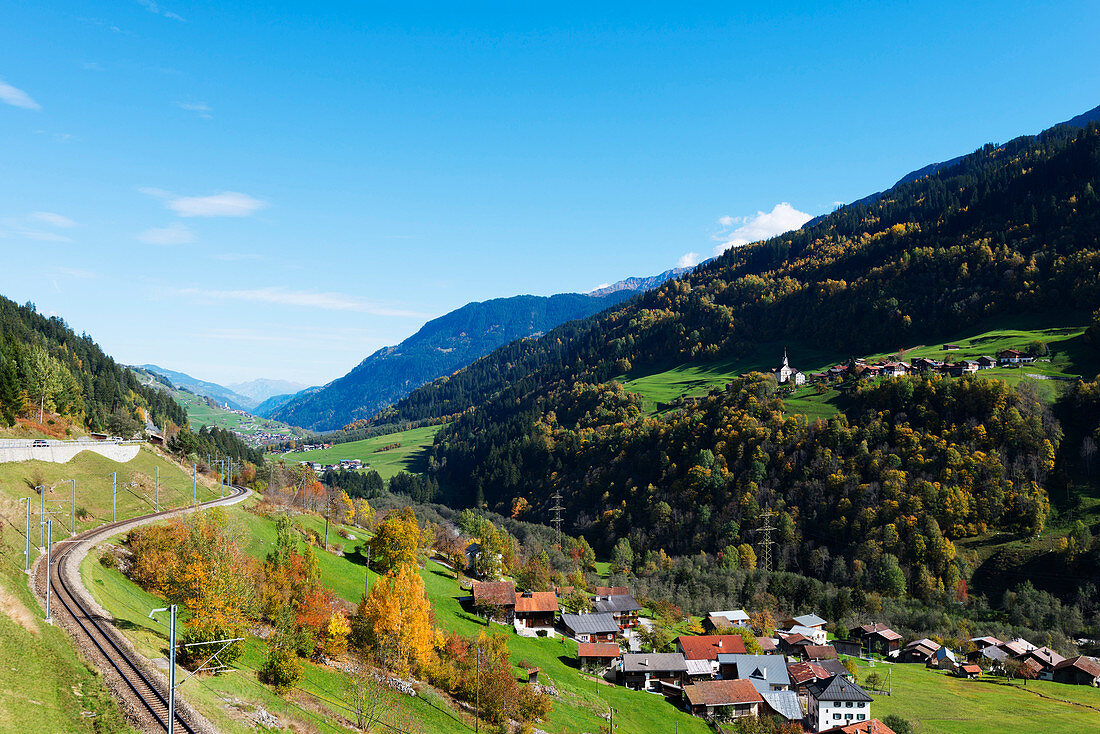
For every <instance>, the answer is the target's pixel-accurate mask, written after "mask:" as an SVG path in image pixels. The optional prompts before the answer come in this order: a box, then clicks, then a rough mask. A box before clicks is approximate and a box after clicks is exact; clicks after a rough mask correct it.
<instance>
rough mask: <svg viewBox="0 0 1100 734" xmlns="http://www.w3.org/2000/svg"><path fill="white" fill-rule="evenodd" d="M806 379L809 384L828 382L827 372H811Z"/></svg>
mask: <svg viewBox="0 0 1100 734" xmlns="http://www.w3.org/2000/svg"><path fill="white" fill-rule="evenodd" d="M807 377H808V379H809V381H810V382H828V381H829V373H828V372H811V373H810V374H809V375H807Z"/></svg>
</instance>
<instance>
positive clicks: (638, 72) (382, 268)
mask: <svg viewBox="0 0 1100 734" xmlns="http://www.w3.org/2000/svg"><path fill="white" fill-rule="evenodd" d="M398 5H401V6H402V7H397V6H398ZM460 5H463V6H465V7H459V6H460ZM519 5H520V4H515V3H513V4H502V5H497V6H492V5H486V4H477V5H470V4H458V3H454V4H447V5H428V4H415V5H414V4H411V3H402V4H395V3H387V4H375V3H354V4H352V3H347V4H341V3H335V4H327V5H324V6H319V5H317V4H314V3H279V2H266V3H253V4H249V5H245V4H241V3H235V2H224V1H223V2H218V3H206V2H174V1H173V0H164V1H163V2H162V1H161V0H156V2H153V1H152V0H117V1H113V2H112V1H110V0H99V1H97V2H70V3H51V2H40V3H33V4H28V3H22V2H6V1H5V2H0V17H3V18H4V23H2V24H0V139H2V140H3V154H2V155H0V252H2V253H3V259H2V261H3V266H2V267H0V293H3V294H4V295H6V296H8V297H10V298H13V299H15V300H17V301H20V302H25V301H28V300H29V301H34V302H35V303H36V304H37V305H38V308H39V310H40V311H42V312H43V313H56V314H59V315H61V316H63V317H64V318H65V319H66V320H67V321H68V322H69V323H70V324H71V325H72V326H73V327H74V328H75V329H76V330H77V331H87V332H88V333H90V334H91V335H92V336H93V337H94V338H95V339H96V340H97V341H98V342H99V343H100V344H101V345H102V346H103V347H104V348H105V349H106V350H107V351H108V352H109V353H110V354H112V355H113V356H115V357H116V358H117V359H119V360H120V361H123V362H127V363H144V362H156V363H158V364H161V365H163V366H165V367H170V368H173V369H179V370H183V371H185V372H189V373H191V374H193V375H195V376H196V377H200V378H203V379H209V380H214V381H219V382H223V383H226V382H233V381H237V380H246V379H250V378H253V377H278V378H285V379H292V380H298V381H301V382H304V383H322V382H326V381H328V380H331V379H333V378H335V377H338V376H339V375H341V374H343V373H345V372H346V371H347V370H348V369H350V368H351V367H352V366H354V365H355V364H356V363H357V362H359V360H361V359H362V358H363V357H365V356H366V355H367V354H368V353H370V352H372V351H373V350H375V349H377V348H379V347H381V346H384V345H386V344H393V343H396V342H398V341H400V340H401V339H403V338H404V337H406V336H408V335H409V334H411V333H412V332H414V331H415V330H416V329H417V328H419V326H420V325H421V324H422V323H423V322H424V321H425V320H427V319H428V318H431V317H434V316H438V315H440V314H443V313H445V312H447V311H449V310H451V309H453V308H456V307H458V306H461V305H462V304H464V303H466V302H469V301H472V300H483V299H487V298H494V297H500V296H509V295H515V294H518V293H535V294H552V293H558V292H564V291H586V290H590V289H592V288H594V287H596V286H597V285H600V284H602V283H607V282H612V281H615V280H618V279H621V278H624V277H628V276H632V275H649V274H654V273H657V272H660V271H662V270H665V269H667V268H669V267H671V266H673V265H675V264H677V263H678V262H681V261H692V260H695V259H697V258H700V257H709V256H710V255H711V254H712V253H713V252H714V250H715V248H720V247H722V246H723V245H725V244H726V243H729V242H733V243H735V244H736V243H738V242H741V241H743V240H747V239H753V238H756V237H762V236H766V235H768V234H771V233H773V232H776V231H781V230H782V229H783V228H786V227H791V226H797V225H798V223H800V222H801V221H802V219H804V218H805V217H806V216H809V215H816V214H820V213H823V212H826V211H829V210H830V209H831V208H832V207H833V206H834V204H835V202H846V201H851V200H854V199H856V198H859V197H861V196H864V195H865V194H867V193H870V192H872V191H876V190H880V189H882V188H884V187H886V186H889V185H890V184H891V183H893V182H894V181H895V180H896V179H897V178H899V177H900V176H901V175H903V174H904V173H906V172H908V171H910V170H912V169H915V168H918V167H920V166H922V165H924V164H926V163H929V162H931V161H936V160H942V159H945V158H948V157H952V156H954V155H958V154H960V153H965V152H968V151H971V150H973V149H975V148H977V147H979V146H980V145H982V144H983V143H985V142H988V141H994V142H1001V141H1004V140H1007V139H1010V138H1012V137H1014V136H1016V135H1019V134H1023V133H1029V132H1036V131H1038V130H1040V129H1042V128H1044V127H1047V126H1049V125H1050V124H1053V123H1055V122H1058V121H1061V120H1064V119H1067V118H1069V117H1072V116H1073V115H1076V114H1078V113H1080V112H1083V111H1084V110H1086V109H1090V108H1092V107H1094V106H1096V105H1097V104H1100V78H1098V77H1097V75H1096V74H1095V69H1097V68H1098V66H1100V44H1097V43H1096V36H1097V31H1098V30H1100V7H1098V6H1097V4H1096V3H1075V2H1062V3H1057V4H1054V3H1051V4H1041V3H1026V4H1025V3H1005V2H1001V3H958V2H951V3H904V4H900V3H899V4H889V6H887V4H884V3H850V2H846V3H820V2H818V3H798V2H788V3H785V4H783V5H781V6H777V7H775V8H772V7H768V6H767V4H761V3H716V4H713V5H707V4H703V3H698V4H664V5H649V4H642V3H630V4H623V5H618V6H615V5H611V4H602V3H601V4H592V3H587V4H581V5H577V6H571V5H568V4H565V3H553V4H544V6H543V7H542V8H530V7H526V8H520V7H518V6H519ZM593 5H599V7H595V8H594V7H591V6H593ZM689 6H690V7H689Z"/></svg>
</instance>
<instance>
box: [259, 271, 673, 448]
mask: <svg viewBox="0 0 1100 734" xmlns="http://www.w3.org/2000/svg"><path fill="white" fill-rule="evenodd" d="M657 277H661V276H657ZM632 295H634V291H633V290H630V289H624V290H617V291H614V292H610V293H606V294H603V295H585V294H582V293H562V294H559V295H556V296H549V297H545V296H514V297H512V298H496V299H493V300H490V301H484V302H481V303H468V304H466V305H465V306H463V307H462V308H459V309H456V310H454V311H452V312H450V313H448V314H446V315H444V316H441V317H439V318H437V319H433V320H432V321H429V322H428V323H427V324H425V325H424V326H423V327H422V328H421V329H420V331H418V332H416V333H415V334H413V335H412V336H410V337H409V338H408V339H406V340H405V341H403V342H401V343H400V344H399V345H397V346H395V347H386V348H384V349H379V350H378V351H377V352H375V353H374V354H372V355H370V356H369V357H367V358H366V359H364V360H363V361H362V362H360V363H359V365H358V366H357V367H356V368H355V369H353V370H352V371H351V372H349V373H348V374H346V375H344V376H343V377H341V378H340V379H338V380H335V381H333V382H331V383H329V384H328V385H325V386H324V387H323V388H311V389H310V390H307V391H303V392H302V393H299V394H298V395H295V396H294V397H293V398H291V399H290V400H288V401H286V402H285V403H283V404H282V405H280V406H278V407H275V408H273V409H272V410H270V411H269V417H271V418H274V419H276V420H280V421H283V422H285V423H290V424H291V425H296V426H303V427H305V428H312V429H315V430H322V431H323V430H336V429H338V428H342V427H344V426H346V425H348V424H349V423H352V422H354V421H356V420H361V419H365V418H370V417H371V416H373V415H374V414H375V413H377V412H378V411H379V410H380V409H382V408H384V407H385V406H387V405H389V404H391V403H393V402H395V401H397V400H399V399H401V398H403V397H404V396H406V395H408V394H409V393H410V392H411V391H412V390H414V389H415V388H417V387H419V386H421V385H423V384H424V383H425V382H428V381H430V380H433V379H435V378H437V377H439V376H440V375H448V374H450V373H452V372H454V371H455V370H457V369H459V368H461V367H465V366H466V365H468V364H470V363H471V362H473V361H474V360H475V359H478V358H479V357H482V356H484V355H486V354H488V353H489V352H491V351H492V350H494V349H496V348H497V347H499V346H501V345H503V344H507V343H508V342H511V341H513V340H515V339H522V338H524V337H528V336H532V335H537V334H541V333H543V332H544V331H546V330H547V329H550V328H553V327H555V326H557V325H558V324H561V323H562V322H565V321H570V320H572V319H577V318H583V317H585V316H590V315H591V314H594V313H596V312H597V311H602V310H603V309H605V308H608V307H609V306H613V305H614V304H616V303H619V302H621V301H623V300H624V299H626V298H629V297H630V296H632Z"/></svg>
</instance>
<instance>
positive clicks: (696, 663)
mask: <svg viewBox="0 0 1100 734" xmlns="http://www.w3.org/2000/svg"><path fill="white" fill-rule="evenodd" d="M713 673H714V668H712V667H711V664H710V661H709V660H690V659H689V660H688V661H687V674H688V675H713Z"/></svg>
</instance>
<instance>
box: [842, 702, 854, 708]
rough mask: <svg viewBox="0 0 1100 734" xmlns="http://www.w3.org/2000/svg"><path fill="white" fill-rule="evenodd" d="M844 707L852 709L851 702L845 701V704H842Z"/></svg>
mask: <svg viewBox="0 0 1100 734" xmlns="http://www.w3.org/2000/svg"><path fill="white" fill-rule="evenodd" d="M844 706H845V707H846V708H852V702H851V701H845V702H844Z"/></svg>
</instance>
